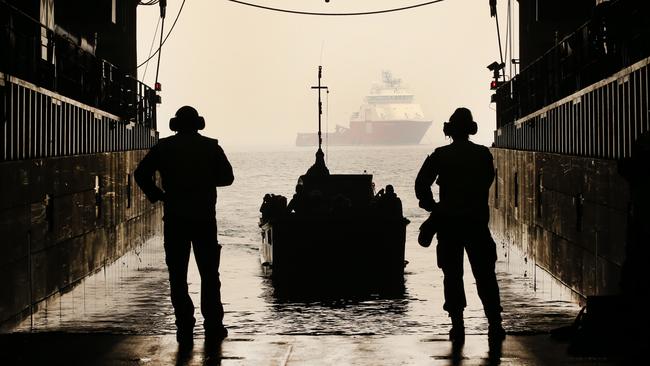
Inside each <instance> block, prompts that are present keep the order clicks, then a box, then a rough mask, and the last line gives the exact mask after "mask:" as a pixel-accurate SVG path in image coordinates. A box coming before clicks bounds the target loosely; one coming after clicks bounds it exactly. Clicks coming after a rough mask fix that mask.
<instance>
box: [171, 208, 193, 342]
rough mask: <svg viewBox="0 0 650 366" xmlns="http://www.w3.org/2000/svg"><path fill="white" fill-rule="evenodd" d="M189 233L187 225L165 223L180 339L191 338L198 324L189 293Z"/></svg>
mask: <svg viewBox="0 0 650 366" xmlns="http://www.w3.org/2000/svg"><path fill="white" fill-rule="evenodd" d="M187 231H188V230H187V226H186V224H183V223H179V222H167V221H166V222H165V223H164V235H165V239H164V241H165V244H164V245H165V262H166V263H167V269H168V270H169V288H170V291H171V300H172V306H173V307H174V314H175V315H176V328H177V330H178V332H177V335H178V336H179V337H185V336H189V337H191V335H192V331H193V328H194V323H195V322H196V319H194V304H193V303H192V299H191V298H190V295H189V294H188V292H187V266H188V262H189V257H190V239H189V237H188V236H187V234H186V233H187ZM188 334H189V335H188ZM179 340H180V339H179Z"/></svg>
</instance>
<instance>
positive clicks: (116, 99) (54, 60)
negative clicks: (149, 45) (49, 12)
mask: <svg viewBox="0 0 650 366" xmlns="http://www.w3.org/2000/svg"><path fill="white" fill-rule="evenodd" d="M0 72H2V73H4V74H8V75H12V76H15V77H17V78H20V79H22V80H25V81H28V82H30V83H33V84H35V85H38V86H39V87H43V88H45V89H48V90H50V91H53V92H56V93H59V94H61V95H63V96H66V97H69V98H71V99H74V100H77V101H79V102H81V103H84V104H86V105H88V106H91V107H94V108H98V109H101V110H103V111H106V112H108V113H111V114H113V115H116V116H119V117H120V118H121V119H122V120H123V121H126V122H134V123H136V124H140V125H144V126H147V127H150V128H152V129H155V128H156V98H157V96H156V93H155V91H154V90H152V89H151V88H149V87H148V86H146V85H145V84H143V83H142V82H140V81H138V80H137V79H136V78H134V77H132V76H130V75H129V74H128V73H125V72H124V71H123V70H120V69H119V68H117V67H115V66H114V65H112V64H110V63H109V62H108V61H106V60H103V59H100V58H98V57H95V55H93V54H92V53H90V52H88V51H86V50H84V49H83V48H82V47H81V46H80V45H78V44H77V43H76V42H75V41H74V40H71V39H69V38H67V37H64V36H62V35H59V34H56V33H55V32H53V31H52V30H51V29H49V28H47V27H46V26H45V25H43V24H41V23H40V22H39V21H38V20H36V19H34V18H31V17H30V16H29V15H27V14H25V13H23V12H21V11H20V10H18V9H16V8H14V7H13V6H12V5H10V4H7V3H5V2H4V1H0Z"/></svg>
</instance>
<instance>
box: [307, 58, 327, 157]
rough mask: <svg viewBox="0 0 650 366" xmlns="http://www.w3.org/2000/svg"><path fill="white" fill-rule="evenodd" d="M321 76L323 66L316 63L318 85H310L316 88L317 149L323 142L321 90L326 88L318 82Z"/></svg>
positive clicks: (319, 148)
mask: <svg viewBox="0 0 650 366" xmlns="http://www.w3.org/2000/svg"><path fill="white" fill-rule="evenodd" d="M322 77H323V66H321V65H318V86H312V87H311V88H312V89H318V150H319V151H322V150H321V146H322V144H323V137H322V136H323V135H322V132H321V116H322V115H323V102H322V101H321V93H320V92H321V90H323V89H325V90H328V89H327V87H326V86H322V85H321V83H320V80H321V78H322Z"/></svg>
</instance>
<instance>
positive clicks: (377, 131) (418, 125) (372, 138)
mask: <svg viewBox="0 0 650 366" xmlns="http://www.w3.org/2000/svg"><path fill="white" fill-rule="evenodd" d="M430 126H431V121H372V122H351V123H350V128H349V129H342V130H339V131H336V132H331V133H324V134H323V143H324V144H327V145H330V146H354V145H418V144H420V142H421V141H422V137H424V134H425V133H426V132H427V130H428V129H429V127H430ZM316 145H318V134H316V133H299V134H298V136H297V137H296V146H316Z"/></svg>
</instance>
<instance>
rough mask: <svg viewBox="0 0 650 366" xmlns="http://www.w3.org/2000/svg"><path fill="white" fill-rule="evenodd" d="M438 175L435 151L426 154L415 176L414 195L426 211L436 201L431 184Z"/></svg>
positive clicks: (432, 206) (431, 208)
mask: <svg viewBox="0 0 650 366" xmlns="http://www.w3.org/2000/svg"><path fill="white" fill-rule="evenodd" d="M437 176H438V168H437V166H436V163H435V152H434V153H433V154H431V155H429V156H427V158H426V160H425V161H424V164H422V167H421V168H420V171H419V172H418V175H417V178H415V197H417V199H418V200H419V201H420V207H422V208H423V209H425V210H427V211H431V210H433V208H434V207H435V205H436V201H435V200H434V199H433V193H432V192H431V185H432V184H433V182H435V180H436V177H437Z"/></svg>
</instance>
